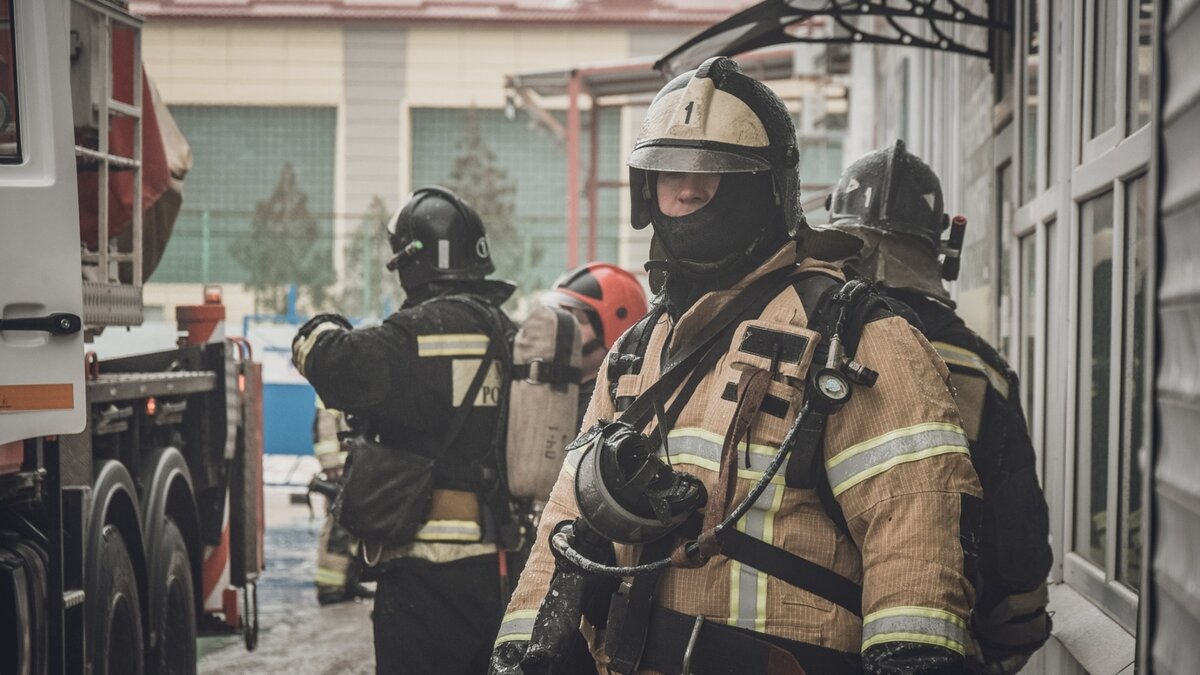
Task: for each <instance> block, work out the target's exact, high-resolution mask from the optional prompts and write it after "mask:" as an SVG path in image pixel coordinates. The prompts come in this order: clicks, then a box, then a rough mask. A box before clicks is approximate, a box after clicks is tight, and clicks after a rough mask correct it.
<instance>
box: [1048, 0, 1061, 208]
mask: <svg viewBox="0 0 1200 675" xmlns="http://www.w3.org/2000/svg"><path fill="white" fill-rule="evenodd" d="M1048 33H1049V34H1048V35H1047V45H1046V59H1047V60H1048V61H1049V62H1050V64H1049V65H1050V82H1049V87H1048V88H1047V89H1046V117H1047V119H1046V175H1047V180H1046V185H1047V187H1053V186H1054V184H1055V183H1056V182H1057V179H1058V149H1057V144H1056V143H1055V142H1054V137H1055V134H1057V133H1058V129H1057V124H1058V115H1056V114H1054V111H1055V103H1056V102H1057V101H1058V100H1059V91H1058V87H1059V86H1060V84H1061V82H1062V34H1063V31H1062V0H1050V26H1049V31H1048Z"/></svg>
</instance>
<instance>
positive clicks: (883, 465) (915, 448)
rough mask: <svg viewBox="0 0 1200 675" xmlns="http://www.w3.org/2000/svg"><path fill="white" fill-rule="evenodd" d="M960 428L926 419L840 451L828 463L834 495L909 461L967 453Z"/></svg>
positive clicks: (963, 435)
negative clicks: (922, 422) (926, 420)
mask: <svg viewBox="0 0 1200 675" xmlns="http://www.w3.org/2000/svg"><path fill="white" fill-rule="evenodd" d="M967 448H968V446H967V437H966V435H965V434H964V433H963V430H962V428H961V427H959V426H958V425H955V424H947V423H944V422H927V423H925V424H917V425H915V426H911V427H906V428H904V429H897V430H895V431H892V432H890V433H887V434H884V435H882V436H877V437H875V438H872V439H870V440H868V441H863V442H862V443H859V444H857V445H854V446H851V447H849V448H847V449H845V450H843V451H842V452H839V453H838V454H837V455H835V456H834V457H833V458H832V459H830V460H829V461H827V462H825V469H826V471H827V472H828V473H829V484H830V485H832V486H833V494H834V495H840V494H842V493H843V492H845V491H846V490H848V489H850V488H852V487H854V486H855V485H858V484H859V483H861V482H863V481H864V480H866V479H868V478H870V477H872V476H877V475H879V474H881V473H883V472H884V471H887V470H888V469H890V468H892V467H893V466H896V465H897V464H904V463H906V462H915V461H917V460H920V459H925V458H926V457H934V456H936V455H945V454H949V453H956V452H961V453H963V454H967V453H968V449H967Z"/></svg>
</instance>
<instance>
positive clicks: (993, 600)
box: [824, 141, 1053, 675]
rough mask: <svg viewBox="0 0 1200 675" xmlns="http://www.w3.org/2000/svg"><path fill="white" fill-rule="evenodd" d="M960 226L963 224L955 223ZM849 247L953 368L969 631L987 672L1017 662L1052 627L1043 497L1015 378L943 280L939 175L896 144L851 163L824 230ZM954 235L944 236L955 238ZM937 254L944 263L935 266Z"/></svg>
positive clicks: (952, 260) (852, 258)
mask: <svg viewBox="0 0 1200 675" xmlns="http://www.w3.org/2000/svg"><path fill="white" fill-rule="evenodd" d="M960 224H961V226H963V227H965V220H963V221H959V222H956V224H955V226H954V227H959V226H960ZM824 227H825V228H827V229H828V230H831V231H835V232H839V233H842V234H845V235H850V236H849V237H846V238H845V239H844V240H843V241H844V242H847V243H849V248H848V250H843V251H842V255H845V256H848V258H849V259H848V260H847V261H846V265H847V267H848V268H849V269H850V270H851V271H852V272H853V273H855V274H857V275H861V276H862V277H865V278H866V279H869V280H870V281H872V282H874V283H875V284H876V285H877V286H878V287H879V288H880V289H882V290H883V292H884V293H886V294H887V295H888V296H890V297H892V298H895V299H897V300H899V301H901V302H902V303H904V304H906V305H907V306H908V307H910V308H911V309H912V311H913V312H914V313H915V314H916V316H917V318H918V319H919V323H920V325H921V326H922V327H923V330H924V333H925V336H926V338H928V340H929V341H930V342H931V343H932V344H933V346H934V348H935V349H937V351H938V354H940V355H941V357H942V359H943V360H944V361H945V362H946V365H947V366H948V367H949V369H950V379H951V382H952V384H953V385H954V392H955V399H956V402H957V404H958V409H959V413H960V414H961V416H962V419H963V425H964V428H965V429H966V432H967V437H968V439H969V440H970V447H971V461H972V462H973V463H974V465H975V468H976V471H977V472H978V475H979V479H980V482H981V483H982V485H983V491H984V501H983V528H982V532H981V548H980V569H979V573H980V575H981V577H982V582H981V583H980V593H979V599H978V602H977V603H976V606H975V612H974V615H973V616H972V625H971V628H972V634H973V636H974V637H975V638H976V640H977V641H978V643H979V646H980V649H981V652H982V658H983V661H984V663H983V669H984V672H985V673H988V674H995V675H1008V674H1010V673H1016V672H1017V671H1019V670H1020V669H1021V667H1022V666H1023V665H1024V664H1025V662H1026V661H1027V660H1028V659H1029V657H1030V655H1031V654H1033V652H1034V651H1036V650H1037V649H1038V648H1039V647H1041V645H1042V644H1043V643H1045V641H1046V640H1047V638H1048V637H1049V635H1050V627H1051V626H1050V617H1049V616H1048V615H1047V613H1046V604H1047V602H1048V596H1047V589H1046V578H1047V576H1048V575H1049V573H1050V566H1051V564H1052V562H1053V553H1052V551H1051V548H1050V542H1049V517H1048V508H1047V505H1046V499H1045V496H1044V495H1043V494H1042V490H1041V488H1040V486H1039V485H1038V479H1037V471H1036V463H1037V457H1036V455H1035V453H1034V449H1033V443H1032V442H1031V441H1030V438H1029V431H1028V429H1027V427H1026V423H1025V415H1024V414H1023V412H1022V410H1021V402H1020V398H1019V392H1020V386H1019V384H1018V381H1017V375H1016V373H1014V372H1013V370H1012V369H1011V368H1009V366H1008V363H1007V362H1006V361H1005V360H1004V357H1002V356H1001V355H1000V353H999V352H997V351H996V349H995V348H994V347H992V346H991V345H989V344H988V343H987V342H985V341H984V340H983V339H982V338H981V337H979V336H978V335H976V334H975V333H974V332H973V331H971V330H970V329H969V328H967V326H966V324H964V323H963V321H962V319H961V318H959V316H958V315H957V314H956V313H955V312H954V307H955V303H954V301H953V300H952V299H951V298H950V294H949V293H948V292H947V290H946V287H945V286H944V285H943V283H942V281H943V278H946V279H953V278H955V277H956V276H957V262H958V255H959V251H958V250H957V249H958V248H960V247H961V232H959V233H958V239H959V242H958V243H957V244H956V245H951V246H946V245H945V244H946V242H943V241H942V235H943V232H944V231H946V230H947V229H949V228H950V227H951V226H950V219H949V218H948V217H947V216H946V214H945V213H944V212H943V204H942V188H941V182H940V181H939V180H938V177H937V175H936V174H935V173H934V172H933V171H932V170H931V169H930V168H929V166H928V165H926V164H925V162H923V161H922V160H921V159H920V158H918V157H916V156H914V155H912V154H910V153H909V152H908V151H907V150H906V148H905V147H904V141H896V143H895V145H893V146H892V147H890V148H887V149H884V150H877V151H875V152H872V153H869V154H867V155H866V156H864V157H862V158H861V159H859V160H857V161H855V162H854V164H852V165H851V166H850V167H849V168H847V169H846V171H845V173H843V174H842V177H841V179H840V180H839V181H838V185H837V189H836V190H835V191H834V193H833V194H832V196H831V198H830V220H829V224H828V225H826V226H824ZM953 238H954V237H952V239H953ZM939 254H945V255H946V256H947V257H946V261H947V263H948V264H946V263H939V260H938V256H939Z"/></svg>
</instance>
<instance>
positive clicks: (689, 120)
mask: <svg viewBox="0 0 1200 675" xmlns="http://www.w3.org/2000/svg"><path fill="white" fill-rule="evenodd" d="M695 109H696V102H695V101H688V104H687V106H685V107H684V110H686V111H687V116H686V117H684V118H683V123H684V124H691V123H692V111H693V110H695Z"/></svg>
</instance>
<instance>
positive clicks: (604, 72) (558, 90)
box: [505, 49, 796, 98]
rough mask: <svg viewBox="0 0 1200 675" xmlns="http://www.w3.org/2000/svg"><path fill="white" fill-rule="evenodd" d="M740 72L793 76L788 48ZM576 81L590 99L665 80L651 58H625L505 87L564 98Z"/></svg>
mask: <svg viewBox="0 0 1200 675" xmlns="http://www.w3.org/2000/svg"><path fill="white" fill-rule="evenodd" d="M739 63H740V64H741V66H742V69H743V70H744V71H745V72H747V73H749V74H750V75H752V76H753V77H755V78H756V79H759V80H785V79H791V78H792V77H794V76H795V75H796V72H795V59H794V55H793V52H792V51H791V50H789V49H779V50H774V51H770V52H762V53H758V54H752V55H748V56H747V57H746V58H745V59H744V60H739ZM572 78H578V79H579V82H580V85H581V86H582V87H583V90H584V91H586V92H587V93H588V94H589V95H590V96H591V97H592V98H601V97H608V96H637V95H645V94H656V93H658V90H659V89H662V86H663V85H664V84H666V83H667V78H665V77H664V76H663V74H662V73H661V72H659V71H657V70H655V61H654V60H653V59H652V58H639V59H627V60H624V61H614V62H612V63H600V64H595V65H590V66H586V67H582V68H557V69H552V70H535V71H528V72H524V73H517V74H514V75H509V76H508V78H507V82H506V83H505V86H506V88H508V89H511V90H514V91H515V90H518V89H524V90H525V91H527V92H533V93H535V94H537V95H538V96H542V97H547V96H565V95H567V94H569V93H570V92H569V91H568V90H569V88H570V81H571V79H572Z"/></svg>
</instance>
